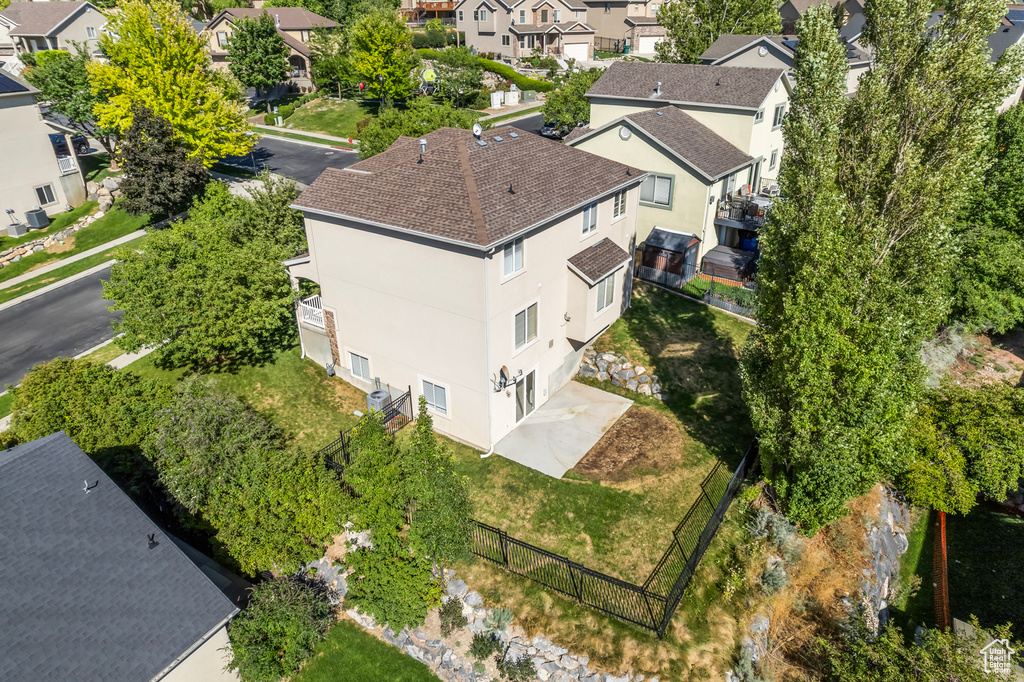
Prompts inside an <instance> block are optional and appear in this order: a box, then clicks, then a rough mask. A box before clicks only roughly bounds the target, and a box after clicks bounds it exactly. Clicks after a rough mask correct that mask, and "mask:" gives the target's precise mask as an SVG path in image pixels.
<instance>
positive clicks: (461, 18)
mask: <svg viewBox="0 0 1024 682" xmlns="http://www.w3.org/2000/svg"><path fill="white" fill-rule="evenodd" d="M464 20H465V16H463V14H462V10H461V9H460V10H459V21H464Z"/></svg>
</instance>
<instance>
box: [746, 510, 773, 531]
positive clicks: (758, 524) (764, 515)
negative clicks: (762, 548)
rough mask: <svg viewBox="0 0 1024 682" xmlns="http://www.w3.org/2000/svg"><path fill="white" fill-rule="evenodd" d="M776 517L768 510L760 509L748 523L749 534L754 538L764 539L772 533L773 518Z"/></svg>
mask: <svg viewBox="0 0 1024 682" xmlns="http://www.w3.org/2000/svg"><path fill="white" fill-rule="evenodd" d="M774 516H775V515H774V514H772V513H771V511H769V510H768V509H758V510H757V511H756V512H754V515H753V516H752V517H751V519H750V521H748V522H747V533H749V534H750V537H752V538H763V537H766V536H767V535H768V533H769V532H771V526H772V518H773V517H774Z"/></svg>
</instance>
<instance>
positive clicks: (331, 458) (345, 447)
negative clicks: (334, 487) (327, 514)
mask: <svg viewBox="0 0 1024 682" xmlns="http://www.w3.org/2000/svg"><path fill="white" fill-rule="evenodd" d="M379 414H380V418H381V421H383V422H384V428H385V429H386V430H387V432H388V433H389V434H391V435H392V436H393V435H395V433H397V432H398V431H399V430H400V429H401V428H402V427H403V426H405V425H406V424H408V423H409V422H411V421H412V386H410V387H409V390H407V391H406V392H405V393H403V394H402V395H400V396H398V397H397V398H389V399H388V400H387V402H385V403H384V405H382V406H381V409H380V412H379ZM351 431H352V429H349V430H348V431H342V432H341V433H340V434H339V435H338V438H337V440H335V441H333V442H332V443H330V444H329V445H327V446H326V447H323V448H321V449H320V456H321V457H323V458H324V464H326V465H327V468H328V469H332V470H334V471H337V472H338V473H344V471H345V467H347V466H348V465H350V464H352V448H350V447H349V440H350V433H351Z"/></svg>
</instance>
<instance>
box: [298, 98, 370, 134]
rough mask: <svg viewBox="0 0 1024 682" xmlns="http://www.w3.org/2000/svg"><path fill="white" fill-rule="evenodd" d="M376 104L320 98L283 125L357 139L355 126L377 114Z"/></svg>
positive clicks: (299, 109) (300, 108)
mask: <svg viewBox="0 0 1024 682" xmlns="http://www.w3.org/2000/svg"><path fill="white" fill-rule="evenodd" d="M378 106H379V105H378V103H377V102H356V101H352V100H344V101H338V100H336V99H328V98H326V97H321V98H319V99H315V100H313V101H312V102H309V103H307V104H304V105H302V106H301V107H299V108H298V109H296V110H295V113H294V114H292V115H291V116H290V117H289V118H288V120H287V121H285V125H290V126H292V127H293V128H295V129H297V130H305V131H306V132H310V133H322V134H324V135H334V136H336V137H352V138H356V139H358V138H359V132H358V131H357V130H356V124H357V123H359V121H362V120H363V119H364V118H369V117H371V116H374V115H375V114H376V113H377V107H378Z"/></svg>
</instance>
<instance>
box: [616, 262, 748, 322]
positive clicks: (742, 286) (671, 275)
mask: <svg viewBox="0 0 1024 682" xmlns="http://www.w3.org/2000/svg"><path fill="white" fill-rule="evenodd" d="M673 269H675V270H677V272H670V271H668V270H659V269H657V268H652V267H648V266H646V265H643V262H642V260H640V259H637V265H636V267H635V268H634V271H633V275H634V277H636V278H637V279H640V280H643V281H645V282H652V283H654V284H659V285H661V286H663V287H665V288H667V289H676V290H678V291H680V292H682V293H684V294H686V295H687V296H692V297H693V298H699V299H700V300H702V301H704V302H705V303H707V304H708V305H710V306H714V307H716V308H721V309H722V310H728V311H729V312H732V313H736V314H737V315H743V316H744V317H750V318H753V317H754V310H755V309H754V301H755V298H756V296H757V294H756V289H755V285H754V284H753V283H752V282H750V281H747V282H742V281H740V280H736V279H733V278H732V277H723V276H722V275H721V274H720V272H719V271H716V269H715V267H714V265H713V264H709V265H708V266H707V267H699V266H697V265H696V264H695V263H682V264H679V265H677V266H675V267H674V268H673Z"/></svg>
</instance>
